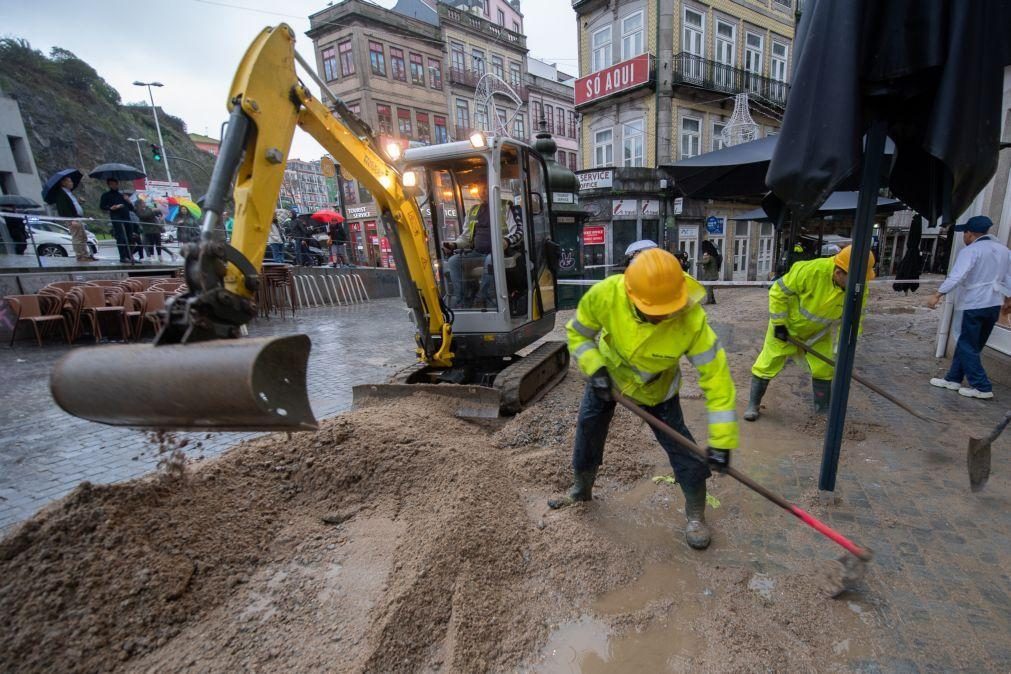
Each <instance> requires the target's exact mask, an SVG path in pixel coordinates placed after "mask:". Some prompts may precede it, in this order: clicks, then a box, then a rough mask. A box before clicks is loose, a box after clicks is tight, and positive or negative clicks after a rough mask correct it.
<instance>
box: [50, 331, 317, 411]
mask: <svg viewBox="0 0 1011 674" xmlns="http://www.w3.org/2000/svg"><path fill="white" fill-rule="evenodd" d="M309 348H310V342H309V338H308V337H307V336H305V335H293V336H289V337H280V338H273V337H271V338H256V339H227V340H216V341H210V342H198V343H194V344H188V345H170V346H149V345H129V346H105V347H95V348H88V349H76V350H74V351H72V352H71V353H69V354H67V355H66V356H64V357H63V358H62V359H61V360H60V361H59V362H58V363H57V364H56V367H55V368H54V369H53V374H52V377H51V378H50V388H51V389H52V393H53V398H54V399H55V400H56V402H57V404H58V405H59V406H60V407H62V408H63V409H64V410H65V411H66V412H68V413H70V414H73V415H74V416H76V417H81V418H82V419H88V420H90V421H97V422H99V423H103V424H110V425H113V426H133V427H137V428H152V429H179V430H209V431H311V430H315V429H316V428H317V423H316V419H315V417H314V416H313V413H312V408H311V407H310V406H309V397H308V393H307V391H306V380H305V375H306V365H307V364H308V360H309Z"/></svg>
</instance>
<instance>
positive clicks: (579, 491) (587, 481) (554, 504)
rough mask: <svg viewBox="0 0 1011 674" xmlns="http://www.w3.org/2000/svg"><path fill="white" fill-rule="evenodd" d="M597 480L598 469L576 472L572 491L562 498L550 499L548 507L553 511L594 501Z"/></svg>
mask: <svg viewBox="0 0 1011 674" xmlns="http://www.w3.org/2000/svg"><path fill="white" fill-rule="evenodd" d="M596 479H597V469H596V468H591V469H590V470H584V471H578V470H577V471H574V472H573V478H572V489H570V490H569V493H568V494H566V495H565V496H562V497H561V498H553V499H548V507H549V508H551V509H552V510H558V509H560V508H567V507H568V506H570V505H575V504H576V503H579V502H580V501H590V500H592V499H593V483H594V481H595V480H596Z"/></svg>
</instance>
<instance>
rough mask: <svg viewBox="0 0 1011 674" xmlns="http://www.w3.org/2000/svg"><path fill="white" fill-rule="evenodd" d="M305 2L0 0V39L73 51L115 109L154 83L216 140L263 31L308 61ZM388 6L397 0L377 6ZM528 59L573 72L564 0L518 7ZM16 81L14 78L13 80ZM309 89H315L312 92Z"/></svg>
mask: <svg viewBox="0 0 1011 674" xmlns="http://www.w3.org/2000/svg"><path fill="white" fill-rule="evenodd" d="M326 4H327V3H326V2H325V1H323V0H321V1H316V2H313V1H309V0H285V2H283V3H281V2H276V0H159V1H152V0H132V2H129V3H107V2H97V1H95V0H72V1H71V0H35V1H34V2H32V1H29V0H0V34H2V35H3V36H4V37H22V38H25V39H27V40H28V41H29V42H30V43H31V44H32V46H33V47H34V48H36V49H40V50H42V51H43V52H45V53H47V54H48V52H49V50H50V48H52V47H54V46H58V47H63V48H64V49H68V50H70V51H72V52H74V53H75V54H76V55H77V56H78V57H80V58H82V59H83V60H85V61H87V62H88V63H89V64H91V66H92V67H94V68H95V69H96V70H97V71H98V73H99V74H100V75H101V76H102V77H104V78H105V79H106V81H108V82H109V83H110V84H111V85H112V86H114V87H116V89H118V90H119V93H120V95H122V97H123V101H124V102H134V101H141V100H143V101H145V102H146V100H147V91H146V89H142V88H140V87H135V86H133V85H132V83H133V82H134V81H135V80H143V81H149V82H150V81H159V82H162V83H163V84H164V85H165V86H164V87H162V88H160V89H155V90H154V92H155V103H157V104H158V105H159V106H161V107H163V108H164V109H165V110H166V111H167V112H169V113H171V114H173V115H176V116H178V117H181V118H182V119H183V120H185V121H186V125H187V127H188V128H189V130H190V132H192V133H202V134H207V135H210V136H213V137H215V138H217V137H218V135H219V129H220V126H221V123H222V122H223V121H224V120H225V118H226V117H227V111H226V108H225V97H226V96H227V95H228V87H229V85H230V84H231V81H232V76H233V74H234V73H235V67H236V66H237V65H238V62H239V59H240V58H242V54H243V52H244V51H245V49H246V47H247V46H248V45H249V42H250V41H251V40H252V38H253V37H254V36H255V35H256V33H257V32H258V31H259V30H260V29H261V28H263V27H264V26H265V25H269V24H275V23H280V22H287V23H288V24H290V25H291V26H292V27H293V28H294V29H295V33H296V35H297V36H298V43H297V44H298V49H299V51H300V52H301V54H302V55H303V56H304V57H305V58H306V60H307V61H309V62H310V63H315V62H316V61H315V59H314V58H313V56H312V41H311V40H310V39H309V38H307V37H305V31H307V30H308V29H309V20H308V18H307V17H308V16H309V14H311V13H314V12H317V11H319V10H321V9H323V8H324V7H325V6H326ZM377 4H380V5H382V6H384V7H392V6H393V5H394V4H396V0H379V1H378V3H377ZM522 7H523V12H524V23H525V28H526V33H527V36H528V37H527V47H528V49H529V50H530V55H531V56H534V57H536V58H540V59H542V60H546V61H548V62H556V63H558V66H559V68H561V69H563V70H566V71H567V72H571V73H575V72H576V66H577V61H576V58H577V47H576V16H575V12H573V11H572V5H571V2H570V0H522ZM15 76H16V75H15ZM310 88H311V89H312V90H313V91H314V92H316V93H317V94H318V93H319V92H318V91H317V90H316V87H315V85H312V84H310ZM322 153H323V150H322V148H320V147H319V145H317V144H316V142H315V141H313V140H312V139H311V138H310V137H309V136H307V135H306V134H304V133H302V132H301V131H296V137H295V142H294V145H293V146H292V156H294V157H300V158H302V159H317V158H319V156H320V155H321V154H322Z"/></svg>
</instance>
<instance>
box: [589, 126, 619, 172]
mask: <svg viewBox="0 0 1011 674" xmlns="http://www.w3.org/2000/svg"><path fill="white" fill-rule="evenodd" d="M613 137H614V134H613V132H612V131H611V129H604V130H603V131H597V132H596V133H594V134H593V167H594V168H598V167H601V166H612V165H613V164H614V155H613V154H612V153H613V148H612V146H611V141H612V140H613Z"/></svg>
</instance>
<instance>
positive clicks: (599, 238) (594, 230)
mask: <svg viewBox="0 0 1011 674" xmlns="http://www.w3.org/2000/svg"><path fill="white" fill-rule="evenodd" d="M605 239H606V237H605V235H604V228H603V226H597V225H595V226H593V227H583V245H584V246H599V245H601V244H602V243H604V240H605Z"/></svg>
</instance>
